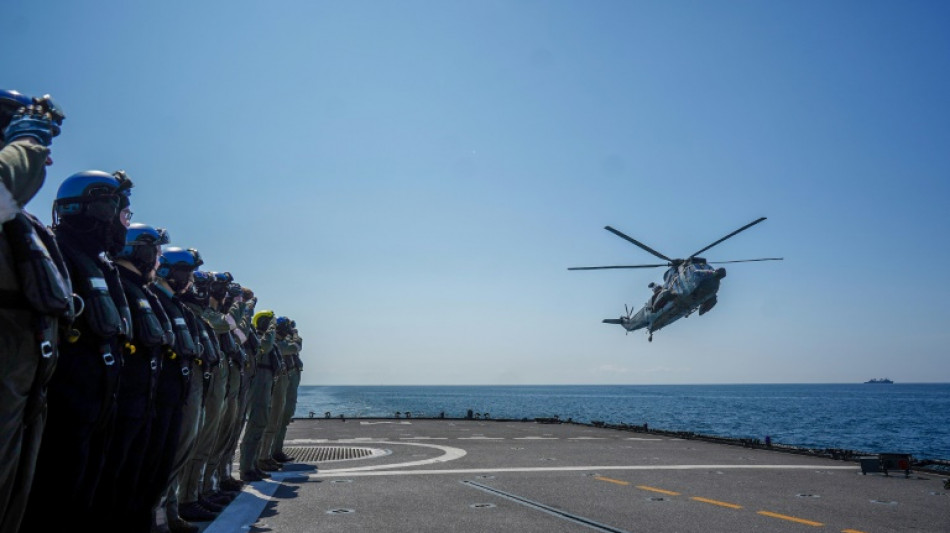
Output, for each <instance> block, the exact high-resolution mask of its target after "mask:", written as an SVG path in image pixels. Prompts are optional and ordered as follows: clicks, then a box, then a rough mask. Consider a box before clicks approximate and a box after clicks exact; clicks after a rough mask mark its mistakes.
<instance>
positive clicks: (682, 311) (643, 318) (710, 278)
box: [568, 217, 784, 342]
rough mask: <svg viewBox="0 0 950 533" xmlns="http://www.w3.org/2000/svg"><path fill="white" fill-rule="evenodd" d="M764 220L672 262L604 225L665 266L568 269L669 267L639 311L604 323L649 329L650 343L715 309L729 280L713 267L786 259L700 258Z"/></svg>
mask: <svg viewBox="0 0 950 533" xmlns="http://www.w3.org/2000/svg"><path fill="white" fill-rule="evenodd" d="M763 220H765V217H761V218H759V219H756V220H753V221H752V222H750V223H748V224H746V225H745V226H742V227H741V228H739V229H737V230H736V231H733V232H732V233H730V234H728V235H726V236H725V237H723V238H721V239H719V240H717V241H716V242H714V243H712V244H710V245H708V246H706V247H705V248H702V249H700V250H699V251H698V252H695V253H693V254H692V255H690V256H689V257H687V258H685V259H671V258H669V257H667V256H665V255H663V254H661V253H660V252H657V251H656V250H654V249H652V248H650V247H649V246H647V245H645V244H643V243H641V242H640V241H638V240H636V239H634V238H633V237H630V236H629V235H626V234H624V233H622V232H620V231H618V230H616V229H614V228H612V227H610V226H604V229H605V230H607V231H609V232H611V233H613V234H614V235H616V236H618V237H620V238H621V239H624V240H626V241H628V242H631V243H633V244H635V245H637V246H639V247H640V248H642V249H643V250H645V251H647V252H649V253H650V254H652V255H654V256H656V257H658V258H660V259H663V260H664V261H666V263H660V264H653V265H616V266H593V267H570V268H568V270H606V269H619V268H659V267H667V270H666V272H665V273H664V274H663V283H662V284H656V283H650V285H649V287H650V289H652V290H653V294H652V295H651V296H650V299H648V300H647V301H646V303H645V304H644V306H643V307H642V308H641V309H640V310H639V311H637V312H636V313H634V312H633V309H631V308H629V307H627V306H626V305H624V308H625V311H626V312H625V314H623V315H621V316H620V318H605V319H604V320H603V322H604V323H605V324H619V325H621V326H623V328H624V329H625V330H627V333H629V332H631V331H636V330H638V329H643V328H646V332H647V334H648V335H649V338H648V340H649V341H650V342H653V332H655V331H659V330H660V329H662V328H664V327H666V326H669V325H670V324H672V323H673V322H676V321H677V320H679V319H681V318H686V317H688V316H690V315H692V314H693V313H694V312H697V311H698V312H699V316H702V315H704V314H706V313H708V312H709V311H710V310H711V309H712V308H713V307H715V306H716V302H717V298H716V295H717V293H718V292H719V283H720V281H721V280H722V278H724V277H726V269H725V268H723V267H719V268H713V267H712V266H710V265H715V264H724V263H749V262H754V261H782V260H783V259H784V258H782V257H763V258H759V259H739V260H735V261H716V262H708V261H706V259H704V258H702V257H699V254H701V253H703V252H705V251H706V250H709V249H710V248H712V247H713V246H716V245H717V244H719V243H721V242H722V241H724V240H726V239H728V238H730V237H733V236H735V235H736V234H738V233H740V232H742V231H745V230H747V229H749V228H751V227H752V226H754V225H756V224H758V223H760V222H762V221H763Z"/></svg>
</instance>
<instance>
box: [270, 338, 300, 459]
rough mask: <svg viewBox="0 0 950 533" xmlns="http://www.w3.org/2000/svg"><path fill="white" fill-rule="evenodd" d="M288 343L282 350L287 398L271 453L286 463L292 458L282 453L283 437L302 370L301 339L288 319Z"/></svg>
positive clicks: (295, 399)
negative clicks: (285, 368) (283, 350)
mask: <svg viewBox="0 0 950 533" xmlns="http://www.w3.org/2000/svg"><path fill="white" fill-rule="evenodd" d="M289 328H290V335H289V337H290V343H289V347H288V349H287V350H286V351H285V352H284V364H285V366H286V367H287V399H286V400H285V401H284V412H283V415H282V418H281V421H280V425H279V426H278V430H277V437H276V438H275V440H274V447H273V451H272V454H271V458H273V459H274V460H275V461H277V462H278V463H287V462H290V461H293V460H294V458H293V457H291V456H289V455H287V454H286V453H284V439H285V438H286V437H287V426H288V425H290V421H291V420H293V418H294V412H295V411H296V410H297V389H298V388H299V387H300V373H301V372H303V361H301V360H300V350H301V349H302V348H303V340H302V339H301V338H300V334H299V333H298V332H297V323H296V322H294V321H293V320H290V321H289Z"/></svg>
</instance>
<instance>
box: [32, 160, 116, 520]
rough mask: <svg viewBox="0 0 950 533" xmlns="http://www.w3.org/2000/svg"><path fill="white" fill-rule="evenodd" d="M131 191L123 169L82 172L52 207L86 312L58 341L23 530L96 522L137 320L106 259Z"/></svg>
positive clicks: (64, 187) (67, 183)
mask: <svg viewBox="0 0 950 533" xmlns="http://www.w3.org/2000/svg"><path fill="white" fill-rule="evenodd" d="M131 188H132V181H131V180H130V179H129V178H128V177H127V176H126V175H125V173H124V172H122V171H119V172H115V173H114V174H109V173H107V172H102V171H98V170H92V171H85V172H79V173H76V174H73V175H72V176H69V177H68V178H66V179H65V180H64V181H63V183H62V184H61V185H60V187H59V190H58V191H57V193H56V199H55V200H54V202H53V220H54V227H53V231H54V232H55V234H56V242H57V244H58V245H59V247H60V249H61V250H62V252H63V256H64V258H65V259H66V265H67V267H68V270H69V277H70V278H71V280H72V286H73V291H74V292H75V294H76V295H77V296H78V297H79V299H81V301H82V302H83V306H84V310H83V312H82V313H81V314H79V316H78V317H77V318H76V321H75V322H74V328H73V330H71V332H70V334H69V336H68V337H66V338H62V339H60V342H59V360H58V361H57V366H56V370H55V372H54V373H53V376H52V378H51V379H50V383H49V389H48V406H49V418H48V420H47V424H46V431H45V433H44V434H43V443H42V445H41V447H40V454H39V457H38V459H37V464H36V475H35V477H34V481H33V490H32V492H31V494H30V498H29V502H28V504H27V512H26V516H25V518H24V521H23V528H22V529H21V531H24V532H31V531H35V532H38V533H46V532H48V531H60V530H68V529H73V528H74V527H75V526H76V524H91V523H96V522H97V520H96V519H95V517H94V516H93V514H92V512H91V509H92V498H93V496H94V495H95V493H96V487H97V486H98V484H99V477H100V475H101V474H102V469H103V465H104V462H105V454H106V449H107V448H108V444H109V437H110V436H111V434H112V429H113V426H114V423H115V407H116V405H115V395H116V390H117V388H118V385H119V370H120V368H121V367H122V353H123V350H124V346H125V343H126V342H127V341H128V340H129V339H130V335H131V323H132V316H131V313H130V311H129V305H128V301H127V300H126V297H125V293H124V291H123V290H122V284H121V282H120V280H119V274H118V272H117V271H116V268H115V265H114V264H113V262H112V260H111V259H109V257H108V255H106V254H105V253H104V252H112V253H117V252H120V251H121V250H122V248H123V247H125V236H126V232H127V228H128V225H129V223H130V219H131V211H130V210H129V206H130V200H129V196H130V192H131V191H130V190H131ZM50 506H55V508H56V512H50Z"/></svg>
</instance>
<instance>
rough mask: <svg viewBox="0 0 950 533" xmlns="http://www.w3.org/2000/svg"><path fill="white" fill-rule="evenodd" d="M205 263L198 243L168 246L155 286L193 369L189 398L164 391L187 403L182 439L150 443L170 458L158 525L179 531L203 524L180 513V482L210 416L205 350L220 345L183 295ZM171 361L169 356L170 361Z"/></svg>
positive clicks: (185, 363)
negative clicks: (207, 341) (211, 343)
mask: <svg viewBox="0 0 950 533" xmlns="http://www.w3.org/2000/svg"><path fill="white" fill-rule="evenodd" d="M203 263H204V261H203V260H202V259H201V255H200V254H199V253H198V250H195V249H194V248H189V249H183V248H178V247H171V248H166V249H165V250H164V251H163V252H162V255H161V256H160V257H159V267H158V278H157V279H156V282H155V292H156V294H158V297H159V300H160V301H161V302H162V305H163V307H164V308H165V311H166V312H167V313H168V316H169V317H170V318H171V319H172V323H173V324H174V327H175V339H176V340H175V353H176V354H178V361H177V363H178V368H179V370H180V371H181V372H182V374H183V375H184V373H185V372H187V374H188V376H189V380H188V382H187V385H188V387H187V390H185V391H184V397H183V398H181V396H179V398H175V397H174V395H173V394H168V393H169V392H170V391H169V390H164V394H163V396H164V398H163V405H162V409H163V410H167V409H169V408H174V404H175V403H176V402H175V401H176V400H178V402H177V403H178V404H179V405H180V408H181V422H180V424H179V426H180V430H179V431H178V439H177V442H170V441H169V439H170V438H171V437H173V436H174V434H173V433H172V432H165V435H164V438H161V439H155V440H153V442H152V444H151V445H150V448H151V449H153V450H154V452H153V453H155V454H163V457H164V460H163V463H165V464H163V465H162V470H165V469H166V468H167V469H168V475H164V479H163V478H162V476H159V477H157V478H156V480H155V484H154V487H152V488H154V489H158V495H157V496H158V502H157V503H156V502H155V495H154V494H153V495H152V499H151V501H150V502H148V503H149V504H152V505H154V507H155V508H154V516H153V519H152V520H153V524H154V527H153V531H157V530H160V529H161V527H160V525H159V524H167V525H168V528H169V529H170V530H171V531H173V532H175V533H185V532H188V533H194V532H195V531H197V530H198V527H197V526H195V525H193V524H191V523H189V522H188V521H187V520H185V519H184V518H182V517H181V515H180V514H179V510H178V486H179V484H180V480H181V478H182V475H183V470H184V467H185V466H186V465H187V464H188V460H189V458H190V457H191V456H192V455H193V454H194V451H195V443H196V441H197V436H198V431H199V429H200V428H201V425H202V424H203V422H204V416H203V415H204V410H203V405H202V404H203V397H204V389H205V374H206V372H205V370H204V368H205V366H206V365H205V353H208V352H210V350H213V349H214V348H213V347H206V346H205V345H204V340H205V339H207V334H206V333H205V334H204V337H203V336H202V334H203V333H204V332H203V331H202V330H201V326H200V325H199V324H198V320H199V319H198V318H197V317H196V316H195V315H194V313H192V311H191V310H190V309H189V308H187V307H186V306H185V304H184V302H183V301H182V300H181V295H182V294H184V293H185V292H187V291H188V290H189V289H190V288H191V285H192V283H193V282H194V271H195V270H196V269H197V268H198V267H200V266H201V265H202V264H203ZM168 363H169V362H168V361H166V364H168ZM209 378H210V375H209ZM169 452H172V453H171V455H169ZM166 465H168V466H170V468H168V467H167V466H166Z"/></svg>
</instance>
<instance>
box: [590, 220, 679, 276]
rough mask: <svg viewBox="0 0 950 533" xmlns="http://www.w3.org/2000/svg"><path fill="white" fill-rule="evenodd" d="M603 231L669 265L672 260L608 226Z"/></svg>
mask: <svg viewBox="0 0 950 533" xmlns="http://www.w3.org/2000/svg"><path fill="white" fill-rule="evenodd" d="M604 229H605V230H607V231H609V232H610V233H613V234H614V235H616V236H618V237H620V238H621V239H624V240H626V241H628V242H632V243H633V244H636V245H637V246H639V247H640V248H643V249H644V250H646V251H648V252H650V253H651V254H653V255H655V256H657V257H659V258H660V259H665V260H667V261H669V262H670V263H672V262H673V260H672V259H670V258H669V257H666V256H665V255H663V254H661V253H660V252H657V251H656V250H654V249H653V248H650V247H649V246H647V245H645V244H643V243H642V242H640V241H638V240H636V239H634V238H633V237H631V236H629V235H625V234H624V233H623V232H620V231H617V230H615V229H614V228H612V227H610V226H604ZM662 266H666V265H662Z"/></svg>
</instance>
